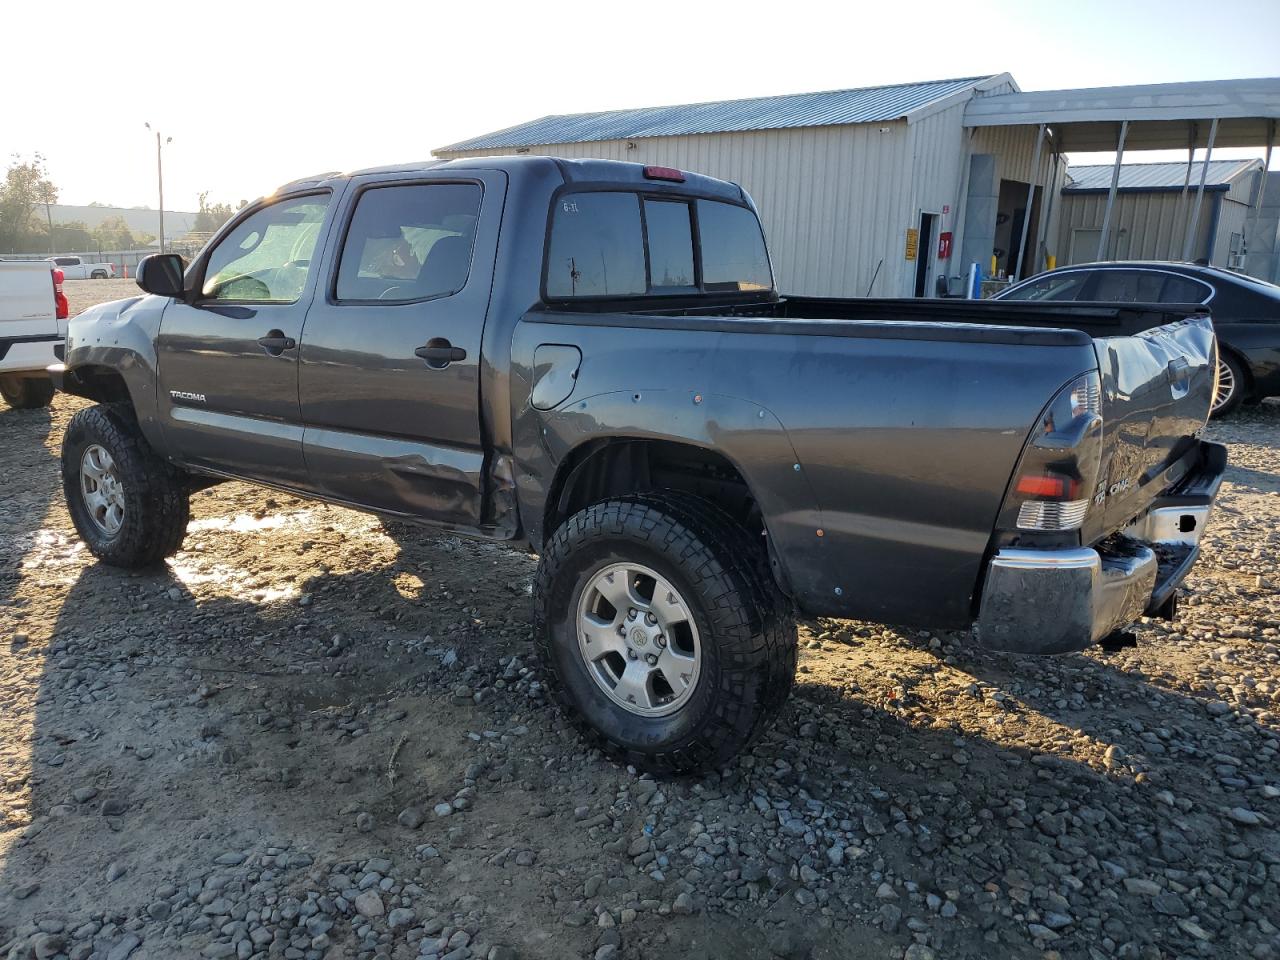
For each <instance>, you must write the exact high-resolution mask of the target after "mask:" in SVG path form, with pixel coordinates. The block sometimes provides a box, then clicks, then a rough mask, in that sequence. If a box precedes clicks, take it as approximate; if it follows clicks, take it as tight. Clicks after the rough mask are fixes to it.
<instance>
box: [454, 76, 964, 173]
mask: <svg viewBox="0 0 1280 960" xmlns="http://www.w3.org/2000/svg"><path fill="white" fill-rule="evenodd" d="M986 79H988V77H985V76H984V77H964V78H961V79H957V80H931V81H927V82H924V83H899V84H894V85H892V86H887V87H860V88H858V89H855V90H828V91H825V92H822V93H794V94H788V95H784V96H778V97H753V98H751V99H749V100H721V101H717V102H715V103H687V104H679V105H676V106H669V107H642V108H640V109H636V110H609V111H606V112H604V113H575V114H567V115H564V116H550V117H542V118H541V119H538V120H531V121H530V122H528V123H522V124H519V125H518V126H514V127H508V128H507V129H506V130H498V131H496V132H494V133H487V134H485V135H484V136H481V137H475V138H473V139H471V140H463V141H462V142H460V143H454V144H450V145H449V146H447V147H440V148H439V149H437V150H434V151H432V152H433V153H436V154H441V153H449V152H452V151H454V150H491V149H494V148H497V147H533V146H541V145H543V144H553V143H590V142H593V141H599V140H631V139H635V138H637V137H669V136H680V135H683V134H693V133H730V132H734V131H740V130H774V129H782V128H786V127H827V126H834V125H837V124H845V123H876V122H878V121H884V120H897V119H900V118H902V117H905V116H907V115H908V114H910V113H913V112H915V111H917V110H919V109H921V108H922V107H926V106H928V105H929V104H931V103H934V102H935V101H938V100H942V99H944V98H946V97H949V96H951V95H952V94H954V93H959V92H961V91H963V90H967V89H970V88H972V87H973V86H974V85H976V84H978V83H981V82H982V81H983V80H986Z"/></svg>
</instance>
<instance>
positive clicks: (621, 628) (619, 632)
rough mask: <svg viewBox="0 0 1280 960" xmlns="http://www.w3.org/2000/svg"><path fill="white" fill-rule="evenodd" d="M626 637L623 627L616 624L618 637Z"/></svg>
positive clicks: (625, 630)
mask: <svg viewBox="0 0 1280 960" xmlns="http://www.w3.org/2000/svg"><path fill="white" fill-rule="evenodd" d="M626 635H627V628H626V627H624V626H623V625H622V624H618V636H620V637H625V636H626Z"/></svg>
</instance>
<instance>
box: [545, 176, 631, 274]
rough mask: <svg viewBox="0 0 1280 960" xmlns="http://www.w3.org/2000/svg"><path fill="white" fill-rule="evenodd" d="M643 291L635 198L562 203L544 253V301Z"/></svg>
mask: <svg viewBox="0 0 1280 960" xmlns="http://www.w3.org/2000/svg"><path fill="white" fill-rule="evenodd" d="M644 292H645V270H644V235H643V233H642V231H641V227H640V203H639V200H638V198H637V197H636V195H635V194H634V193H575V194H570V195H568V196H565V197H563V198H561V200H560V203H559V204H558V205H557V207H556V212H555V221H554V224H553V226H552V228H551V246H550V248H549V250H548V251H547V296H548V297H554V298H560V297H621V296H635V295H637V294H642V293H644Z"/></svg>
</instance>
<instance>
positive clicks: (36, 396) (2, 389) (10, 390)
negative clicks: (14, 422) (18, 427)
mask: <svg viewBox="0 0 1280 960" xmlns="http://www.w3.org/2000/svg"><path fill="white" fill-rule="evenodd" d="M53 392H54V391H53V381H52V380H49V379H48V378H46V377H0V396H3V397H4V401H5V403H7V404H9V406H11V407H13V408H14V409H15V410H35V409H37V408H39V407H47V406H48V405H49V404H50V403H52V402H53Z"/></svg>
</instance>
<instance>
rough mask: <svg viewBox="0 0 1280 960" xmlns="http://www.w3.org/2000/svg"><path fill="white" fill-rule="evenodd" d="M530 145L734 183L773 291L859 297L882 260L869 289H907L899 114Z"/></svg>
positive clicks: (907, 174)
mask: <svg viewBox="0 0 1280 960" xmlns="http://www.w3.org/2000/svg"><path fill="white" fill-rule="evenodd" d="M881 131H884V132H881ZM505 152H509V151H503V150H473V151H461V152H458V153H454V152H448V153H442V154H441V155H442V156H443V157H445V158H446V159H453V158H455V157H475V156H491V155H496V154H502V153H505ZM530 152H531V153H533V154H539V155H544V156H555V157H564V158H569V159H584V158H592V157H595V158H601V159H605V160H629V161H632V162H635V163H651V164H660V165H664V166H673V167H678V168H680V169H684V170H694V171H697V172H698V173H704V174H708V175H709V176H713V177H720V178H722V179H725V180H732V181H735V182H737V183H740V184H741V185H742V186H743V187H744V188H745V189H746V190H747V192H748V193H750V194H751V196H752V199H754V200H755V202H756V206H757V207H758V208H759V210H760V219H761V222H762V223H763V225H764V229H765V233H766V235H767V237H768V240H769V247H770V251H771V252H772V255H773V260H774V269H775V271H776V273H777V281H778V285H779V288H780V289H782V290H785V291H788V292H791V293H803V294H810V295H814V296H855V295H856V296H863V295H866V293H867V291H868V289H869V288H870V287H871V281H872V277H873V276H875V274H876V266H877V264H881V266H880V272H879V275H878V276H876V279H875V287H874V291H873V292H874V293H876V294H879V295H881V296H896V295H902V294H904V292H905V291H904V290H903V286H902V284H903V282H904V281H903V280H902V277H903V271H902V255H903V241H904V239H905V229H906V227H907V225H908V224H907V218H908V207H909V206H910V202H909V199H908V197H907V190H908V187H909V183H910V180H911V177H912V164H911V163H910V162H909V159H910V153H909V146H908V129H907V124H906V123H905V122H904V121H888V122H885V123H879V124H857V125H850V126H843V127H810V128H796V129H786V130H769V131H747V132H742V133H721V134H694V135H690V136H678V137H646V138H643V139H639V140H633V141H626V140H607V141H600V142H595V143H570V144H549V145H543V146H539V147H534V148H531V150H530Z"/></svg>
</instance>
